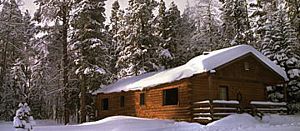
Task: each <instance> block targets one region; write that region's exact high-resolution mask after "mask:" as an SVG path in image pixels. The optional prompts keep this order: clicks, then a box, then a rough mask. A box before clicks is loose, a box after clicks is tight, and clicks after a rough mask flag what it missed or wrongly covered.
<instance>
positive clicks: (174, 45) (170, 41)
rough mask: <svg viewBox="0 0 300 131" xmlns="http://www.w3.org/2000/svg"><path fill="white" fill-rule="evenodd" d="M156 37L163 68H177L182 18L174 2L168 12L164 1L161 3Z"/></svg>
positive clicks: (157, 18)
mask: <svg viewBox="0 0 300 131" xmlns="http://www.w3.org/2000/svg"><path fill="white" fill-rule="evenodd" d="M156 21H157V24H156V27H155V28H156V30H157V31H156V36H157V37H158V38H159V41H160V42H159V43H160V44H159V45H158V46H159V47H158V49H159V52H158V53H159V58H160V60H159V62H160V66H162V67H163V68H171V67H176V66H178V65H179V64H181V62H179V57H180V54H179V46H180V44H181V40H182V34H181V32H180V29H181V24H182V18H181V16H180V11H179V10H178V7H177V6H176V5H175V3H174V2H171V4H170V6H169V8H168V9H167V10H166V7H165V3H164V1H163V0H161V1H160V3H159V14H158V16H157V17H156Z"/></svg>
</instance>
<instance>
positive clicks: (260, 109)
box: [191, 100, 288, 124]
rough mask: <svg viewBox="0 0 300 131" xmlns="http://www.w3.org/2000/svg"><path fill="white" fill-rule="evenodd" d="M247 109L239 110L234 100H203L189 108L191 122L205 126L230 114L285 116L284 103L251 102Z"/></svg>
mask: <svg viewBox="0 0 300 131" xmlns="http://www.w3.org/2000/svg"><path fill="white" fill-rule="evenodd" d="M249 104H250V107H249V108H241V105H240V102H239V101H236V100H205V101H199V102H194V103H193V104H192V108H191V114H192V121H194V122H199V123H202V124H207V123H210V122H212V121H215V120H219V119H221V118H223V117H226V116H228V115H231V114H237V113H249V114H251V115H253V116H262V115H263V114H264V113H272V114H275V113H279V114H287V110H288V109H287V105H286V103H285V102H281V103H277V102H269V101H251V102H250V103H249Z"/></svg>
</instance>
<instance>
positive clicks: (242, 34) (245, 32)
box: [221, 0, 252, 46]
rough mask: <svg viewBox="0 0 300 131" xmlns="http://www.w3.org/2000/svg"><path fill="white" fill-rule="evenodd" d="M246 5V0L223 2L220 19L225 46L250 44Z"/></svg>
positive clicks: (226, 0)
mask: <svg viewBox="0 0 300 131" xmlns="http://www.w3.org/2000/svg"><path fill="white" fill-rule="evenodd" d="M247 5H248V4H247V1H246V0H224V3H223V6H222V11H223V12H222V17H221V18H222V20H223V27H222V28H223V30H222V31H223V37H224V38H225V40H224V42H225V43H224V44H225V45H226V44H227V43H228V44H230V45H237V44H251V40H252V38H251V34H252V33H251V32H249V29H250V23H249V18H248V10H247ZM228 44H227V46H230V45H228Z"/></svg>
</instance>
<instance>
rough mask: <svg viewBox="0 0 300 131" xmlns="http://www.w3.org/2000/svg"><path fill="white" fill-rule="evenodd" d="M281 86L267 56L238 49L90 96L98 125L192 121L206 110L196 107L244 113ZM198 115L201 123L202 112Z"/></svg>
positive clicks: (282, 75)
mask: <svg viewBox="0 0 300 131" xmlns="http://www.w3.org/2000/svg"><path fill="white" fill-rule="evenodd" d="M286 80H288V78H287V76H286V73H285V71H284V70H283V69H281V68H280V67H279V66H277V65H276V64H275V63H273V62H272V61H271V60H269V59H268V58H267V57H266V56H264V55H263V54H261V53H260V52H258V51H257V50H255V49H254V48H253V47H251V46H248V45H238V46H234V47H230V48H225V49H220V50H216V51H212V52H208V53H205V54H203V55H200V56H197V57H195V58H193V59H191V60H190V61H188V62H187V63H186V64H184V65H182V66H179V67H175V68H172V69H168V70H163V71H157V72H150V73H145V74H142V75H139V76H132V77H128V78H124V79H121V80H119V81H117V82H115V83H113V84H110V85H107V86H105V87H102V88H99V89H98V90H96V91H95V92H93V95H95V96H96V104H95V105H96V109H97V113H96V114H97V118H98V119H102V118H105V117H108V116H115V115H127V116H136V117H144V118H158V119H173V120H184V121H195V120H196V117H195V115H196V113H195V111H197V109H198V110H202V109H206V108H194V107H195V104H197V102H198V104H199V103H200V104H201V103H202V104H203V103H204V104H205V103H206V102H212V101H215V102H216V103H218V102H220V101H221V103H222V101H223V103H224V102H225V103H229V104H235V103H238V105H239V107H240V108H241V109H247V108H250V102H251V101H267V95H266V86H270V85H275V84H281V83H285V81H286ZM226 101H227V102H226ZM209 107H211V106H209ZM222 109H224V108H222ZM226 109H231V108H226ZM208 113H210V114H211V113H212V112H211V111H209V112H208ZM198 114H202V116H201V117H197V118H200V119H202V118H204V117H203V114H205V112H204V113H203V112H200V113H198ZM223 114H224V113H223ZM225 114H226V113H225ZM227 115H228V114H227ZM208 120H212V119H211V118H209V119H208Z"/></svg>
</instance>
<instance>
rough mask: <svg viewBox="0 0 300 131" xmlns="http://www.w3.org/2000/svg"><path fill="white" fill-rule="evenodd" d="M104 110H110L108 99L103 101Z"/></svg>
mask: <svg viewBox="0 0 300 131" xmlns="http://www.w3.org/2000/svg"><path fill="white" fill-rule="evenodd" d="M102 110H108V98H104V99H102Z"/></svg>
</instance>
